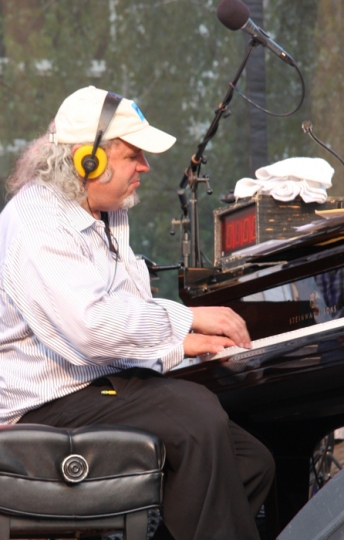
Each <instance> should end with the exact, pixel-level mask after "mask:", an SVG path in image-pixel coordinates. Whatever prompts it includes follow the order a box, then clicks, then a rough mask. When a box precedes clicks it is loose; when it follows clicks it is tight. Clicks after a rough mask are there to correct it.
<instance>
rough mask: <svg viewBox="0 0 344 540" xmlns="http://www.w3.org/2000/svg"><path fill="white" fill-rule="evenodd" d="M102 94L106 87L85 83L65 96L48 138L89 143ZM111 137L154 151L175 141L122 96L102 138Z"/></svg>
mask: <svg viewBox="0 0 344 540" xmlns="http://www.w3.org/2000/svg"><path fill="white" fill-rule="evenodd" d="M106 95H107V91H106V90H100V89H99V88H95V87H94V86H88V87H86V88H81V89H80V90H77V91H76V92H74V94H71V95H70V96H68V97H67V98H66V99H65V100H64V102H63V103H62V105H61V107H60V108H59V110H58V111H57V114H56V117H55V132H54V133H52V134H51V135H52V137H51V140H52V141H53V142H54V143H55V144H59V143H61V144H63V143H65V144H79V143H82V144H83V143H90V142H93V141H94V139H95V137H96V135H97V127H98V122H99V118H100V114H101V111H102V108H103V103H104V100H105V97H106ZM115 138H119V139H123V141H126V142H128V143H130V144H133V145H134V146H136V147H137V148H140V149H141V150H144V151H146V152H152V153H154V154H159V153H160V152H165V151H166V150H168V149H169V148H171V146H172V145H173V144H174V143H175V142H176V138H175V137H173V136H172V135H168V133H165V132H164V131H161V130H160V129H156V128H154V127H152V126H150V125H149V123H148V122H147V120H146V119H145V117H144V116H143V114H142V112H141V111H140V109H139V107H138V106H137V105H136V103H135V102H134V101H131V100H129V99H125V98H122V100H121V102H120V104H119V105H118V107H117V110H116V113H115V115H114V117H113V118H112V120H111V122H110V124H109V127H108V128H107V130H106V131H105V133H104V135H103V137H102V139H103V140H110V139H115Z"/></svg>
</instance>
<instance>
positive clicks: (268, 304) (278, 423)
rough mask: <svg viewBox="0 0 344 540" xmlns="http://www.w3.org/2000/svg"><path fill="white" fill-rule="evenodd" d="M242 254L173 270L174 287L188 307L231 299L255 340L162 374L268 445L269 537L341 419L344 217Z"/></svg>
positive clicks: (299, 502) (301, 500)
mask: <svg viewBox="0 0 344 540" xmlns="http://www.w3.org/2000/svg"><path fill="white" fill-rule="evenodd" d="M248 253H249V254H247V250H243V251H242V252H237V253H233V254H232V256H230V257H227V258H226V261H225V264H223V265H222V267H221V266H220V265H218V266H217V267H214V268H185V269H183V270H182V271H181V272H180V275H179V293H180V297H181V299H182V300H183V302H184V303H185V304H186V305H188V306H201V305H203V306H204V305H208V306H212V305H224V306H229V307H231V308H232V309H233V310H235V311H236V312H238V313H239V314H240V315H241V316H242V317H243V318H244V319H245V320H246V323H247V326H248V329H249V332H250V334H251V337H252V339H253V340H262V341H257V342H256V341H255V342H254V345H255V348H256V349H255V350H254V351H246V353H247V354H245V352H244V353H243V354H242V353H240V352H239V354H235V355H234V356H233V355H232V354H231V349H228V350H227V351H226V352H227V353H228V354H226V355H225V357H224V358H218V359H209V360H208V361H203V362H200V360H199V359H191V360H187V361H184V363H183V365H182V366H180V369H175V370H173V371H172V372H171V374H170V375H171V376H173V377H179V378H184V379H188V380H192V381H195V382H198V383H200V384H203V385H205V386H207V387H208V388H209V389H210V390H211V391H213V392H215V393H216V394H217V395H218V397H219V399H220V401H221V403H222V405H223V407H224V408H225V410H226V411H227V412H228V414H229V416H230V418H231V419H233V420H234V421H236V422H238V423H239V424H240V425H242V426H243V427H245V428H246V429H247V430H248V431H250V432H251V433H253V434H254V435H255V436H257V437H258V438H259V439H260V440H262V441H263V442H264V443H265V444H266V446H267V447H268V448H270V450H271V451H272V453H273V455H274V458H275V461H276V486H275V493H274V496H271V497H270V503H269V501H268V502H267V508H266V510H267V513H268V514H269V504H272V500H274V503H273V506H274V511H273V512H270V516H269V515H268V521H270V528H271V530H272V531H273V533H270V536H271V538H275V536H276V534H277V533H278V532H279V531H280V530H282V529H283V528H284V526H285V525H286V524H287V523H288V522H289V521H290V520H291V519H292V517H293V516H294V515H295V514H296V512H297V511H298V510H300V508H301V507H302V506H303V505H304V504H305V503H306V502H307V500H308V493H309V474H310V458H311V456H312V454H313V450H314V447H315V445H316V443H317V442H318V441H319V440H320V439H322V438H323V437H324V436H325V435H326V434H327V433H329V432H330V431H333V430H334V429H335V428H338V427H340V426H344V216H343V217H337V218H333V219H329V220H325V219H322V220H321V221H319V222H316V223H315V224H314V225H312V226H309V228H308V230H307V228H306V230H305V231H303V232H302V233H301V234H300V235H299V236H297V237H294V238H289V239H284V240H281V239H280V240H278V241H270V242H269V241H268V242H265V243H264V242H263V243H262V244H259V245H256V246H255V247H254V249H252V250H249V252H248ZM281 334H282V337H281V339H280V335H281ZM226 356H227V358H226ZM276 508H277V512H276Z"/></svg>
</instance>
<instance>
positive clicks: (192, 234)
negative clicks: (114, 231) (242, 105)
mask: <svg viewBox="0 0 344 540" xmlns="http://www.w3.org/2000/svg"><path fill="white" fill-rule="evenodd" d="M258 45H260V42H259V41H257V40H256V39H254V38H253V39H251V40H250V42H249V49H248V51H247V53H246V55H245V58H244V59H243V61H242V63H241V65H240V67H239V69H238V71H237V73H236V75H235V77H234V80H233V82H231V83H229V89H228V91H227V94H226V96H225V98H224V100H223V101H222V103H220V105H219V106H218V108H217V109H216V111H215V117H214V119H213V121H212V123H211V125H210V127H209V128H208V131H207V133H206V134H205V137H204V139H203V140H202V142H201V143H200V144H199V145H198V149H197V152H196V154H194V155H193V156H192V157H191V160H190V165H189V167H188V168H187V169H186V170H185V172H184V176H183V178H182V180H181V182H180V184H179V189H178V191H177V193H178V196H179V200H180V203H181V207H182V211H183V215H182V218H181V220H180V221H178V222H177V221H175V220H174V224H177V223H178V224H179V225H180V226H181V229H182V230H183V239H182V257H183V261H184V267H185V268H188V267H191V268H200V267H202V266H203V264H202V258H201V251H200V243H199V222H198V199H197V191H198V184H199V183H202V182H203V183H205V184H206V186H207V193H208V194H209V195H211V193H212V189H211V188H210V185H209V176H208V175H204V176H203V177H202V178H201V177H200V171H201V166H202V164H205V163H206V162H207V160H206V157H205V156H204V155H203V152H204V150H205V148H206V146H207V144H208V142H209V141H210V140H211V139H212V138H213V137H214V135H215V133H216V131H217V129H218V126H219V122H220V120H221V118H222V116H223V117H224V118H226V117H227V116H229V115H230V114H231V112H230V111H229V110H228V105H229V103H230V102H231V100H232V97H233V93H234V87H235V86H236V85H237V83H238V80H239V78H240V76H241V75H242V72H243V71H244V69H245V66H246V64H247V62H248V59H249V57H250V54H251V52H252V50H253V49H254V48H255V47H257V46H258ZM187 186H189V187H190V190H191V196H190V198H189V200H187V197H186V194H185V190H186V188H187Z"/></svg>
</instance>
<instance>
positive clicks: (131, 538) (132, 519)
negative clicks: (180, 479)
mask: <svg viewBox="0 0 344 540" xmlns="http://www.w3.org/2000/svg"><path fill="white" fill-rule="evenodd" d="M147 527H148V513H147V510H142V511H141V512H132V513H130V514H127V515H126V540H146V539H147ZM0 540H2V538H0ZM6 540H7V539H6Z"/></svg>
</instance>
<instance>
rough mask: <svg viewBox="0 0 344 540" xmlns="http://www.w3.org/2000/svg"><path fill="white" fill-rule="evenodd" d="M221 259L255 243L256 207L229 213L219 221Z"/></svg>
mask: <svg viewBox="0 0 344 540" xmlns="http://www.w3.org/2000/svg"><path fill="white" fill-rule="evenodd" d="M221 240H222V242H221V245H222V249H221V251H222V254H221V255H222V257H227V256H228V255H230V254H231V253H233V251H238V250H239V249H244V248H246V247H249V246H253V245H254V244H255V243H256V206H255V205H252V206H249V207H248V208H242V209H240V210H238V211H236V212H231V213H229V214H227V215H225V216H224V217H223V218H222V219H221Z"/></svg>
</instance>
